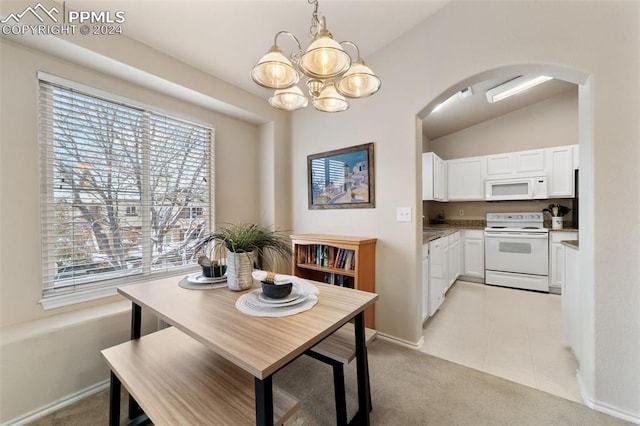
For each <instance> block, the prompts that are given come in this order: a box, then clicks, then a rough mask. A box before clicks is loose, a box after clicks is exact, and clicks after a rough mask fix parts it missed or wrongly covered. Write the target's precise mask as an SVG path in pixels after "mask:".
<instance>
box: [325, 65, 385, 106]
mask: <svg viewBox="0 0 640 426" xmlns="http://www.w3.org/2000/svg"><path fill="white" fill-rule="evenodd" d="M380 85H381V82H380V79H379V78H378V77H377V76H376V75H375V74H374V73H373V71H371V68H369V67H367V66H366V65H365V64H364V63H363V62H354V63H353V65H352V66H351V68H349V71H347V72H346V73H345V74H344V75H343V76H342V78H341V79H340V81H338V84H337V85H336V89H337V90H338V92H339V93H340V94H341V95H343V96H346V97H347V98H366V97H367V96H371V95H373V94H374V93H376V92H377V91H378V90H380Z"/></svg>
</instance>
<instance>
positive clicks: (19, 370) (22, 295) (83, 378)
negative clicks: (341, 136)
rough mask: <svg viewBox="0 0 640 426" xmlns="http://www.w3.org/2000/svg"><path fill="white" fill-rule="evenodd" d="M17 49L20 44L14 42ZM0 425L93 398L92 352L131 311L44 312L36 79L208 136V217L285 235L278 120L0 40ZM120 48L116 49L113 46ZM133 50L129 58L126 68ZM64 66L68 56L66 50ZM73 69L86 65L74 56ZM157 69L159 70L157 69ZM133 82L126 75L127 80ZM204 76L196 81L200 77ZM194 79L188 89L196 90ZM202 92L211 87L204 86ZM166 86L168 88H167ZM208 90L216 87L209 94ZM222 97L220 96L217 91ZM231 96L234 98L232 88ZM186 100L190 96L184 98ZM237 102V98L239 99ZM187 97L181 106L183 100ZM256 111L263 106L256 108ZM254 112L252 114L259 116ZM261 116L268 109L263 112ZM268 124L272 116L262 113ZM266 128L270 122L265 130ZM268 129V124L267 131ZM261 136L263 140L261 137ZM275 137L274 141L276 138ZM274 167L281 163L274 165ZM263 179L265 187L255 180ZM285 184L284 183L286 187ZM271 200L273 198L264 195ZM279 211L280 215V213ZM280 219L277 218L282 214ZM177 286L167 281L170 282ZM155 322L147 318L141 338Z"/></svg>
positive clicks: (125, 326) (119, 335) (115, 301)
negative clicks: (211, 212) (194, 127)
mask: <svg viewBox="0 0 640 426" xmlns="http://www.w3.org/2000/svg"><path fill="white" fill-rule="evenodd" d="M16 41H21V40H16ZM0 43H1V46H0V47H1V59H0V63H1V79H2V80H1V81H0V87H1V90H2V94H1V99H0V107H1V111H2V115H1V122H0V128H1V129H0V142H1V147H0V189H1V191H0V204H1V206H2V210H1V215H0V233H1V238H0V250H1V253H2V257H1V259H0V263H1V265H0V266H1V267H0V294H1V297H0V321H1V323H0V324H1V327H2V328H1V342H0V354H1V356H0V383H2V385H0V392H2V394H1V395H0V423H5V422H6V421H9V420H11V419H16V418H20V417H21V416H25V415H27V414H28V413H30V412H33V411H34V410H41V409H43V407H47V406H49V405H50V404H55V403H56V402H57V401H59V400H64V399H65V398H68V397H69V396H72V395H74V394H77V393H78V392H82V391H84V390H86V389H93V388H92V387H93V386H95V385H96V384H97V383H101V382H103V381H104V380H106V379H107V378H108V369H107V367H106V365H105V363H104V361H103V360H102V358H101V356H100V353H99V351H100V350H101V349H104V348H106V347H109V346H112V345H114V344H116V343H119V342H122V341H124V340H126V339H128V337H129V324H130V304H129V303H128V302H126V301H123V298H121V297H120V296H114V297H109V298H104V299H100V300H97V301H93V302H86V303H80V304H76V305H71V306H67V307H63V308H57V309H51V310H47V311H45V310H43V308H42V306H41V305H40V304H39V303H38V301H39V300H40V298H41V294H42V292H41V277H40V269H39V262H38V259H39V257H40V255H39V254H40V229H39V226H38V223H39V222H40V218H39V194H40V190H39V168H38V167H39V158H38V114H37V99H38V95H37V88H38V85H37V78H36V73H37V71H45V72H47V73H50V74H54V75H57V76H60V77H63V78H66V79H69V80H72V81H76V82H79V83H82V84H86V85H88V86H91V87H95V88H98V89H101V90H105V91H107V92H110V93H113V94H116V95H119V96H123V97H126V98H129V99H132V100H135V101H138V102H142V103H145V104H147V105H153V106H155V107H156V108H160V109H162V110H164V111H166V112H170V113H175V114H176V115H178V116H181V117H185V118H190V119H194V120H197V121H199V122H204V123H210V124H211V125H212V126H213V127H214V128H215V164H216V169H215V188H216V193H215V201H216V204H215V207H216V210H215V215H216V220H217V222H218V223H222V222H262V221H263V220H264V219H265V218H266V220H268V222H264V223H268V224H271V223H275V222H278V223H283V224H284V225H285V226H289V225H288V220H289V214H288V211H289V209H288V207H286V206H288V189H287V188H288V184H285V185H283V182H282V179H283V177H285V176H286V173H283V172H282V171H280V170H275V167H274V161H273V157H274V156H282V155H284V156H285V158H286V155H287V154H286V153H285V154H282V152H283V151H285V152H287V151H288V150H287V149H285V148H286V145H288V138H287V137H286V136H283V134H285V135H286V133H285V132H284V131H283V126H286V125H287V122H286V121H284V124H282V123H280V122H279V120H278V119H275V118H276V117H278V114H275V115H271V116H270V117H269V116H268V115H267V116H266V117H265V118H264V119H263V121H264V122H265V124H263V125H259V124H255V123H250V122H247V121H244V120H241V119H238V118H234V117H232V116H229V115H225V114H222V113H220V112H217V111H215V110H214V109H213V108H206V107H205V106H203V105H201V104H202V103H203V102H199V104H196V103H191V102H188V101H185V100H182V99H178V97H176V96H170V95H168V94H166V93H161V92H162V90H161V89H160V90H153V89H151V88H149V87H144V85H141V84H136V83H133V82H131V81H127V78H126V76H119V77H114V76H113V75H110V74H106V73H101V72H98V71H96V70H94V69H91V68H90V67H89V66H83V65H79V64H76V63H73V62H69V61H67V60H64V59H61V58H60V56H59V55H51V54H49V53H44V52H42V51H39V50H35V49H33V48H28V47H25V46H24V45H21V44H17V43H14V42H13V41H7V40H5V39H1V40H0ZM120 47H121V46H120ZM136 47H139V46H133V47H130V48H129V50H128V51H127V52H128V54H129V55H131V57H132V58H136V57H139V55H136V49H135V48H136ZM68 48H69V50H68V51H67V52H66V53H65V54H64V55H63V56H73V54H71V53H70V52H73V46H71V45H69V46H68ZM77 59H78V62H83V61H85V60H86V59H87V57H86V56H78V58H77ZM162 64H164V65H166V67H164V68H163V67H162ZM152 65H153V66H154V67H159V68H163V69H164V70H165V72H166V69H170V68H173V69H174V70H175V71H176V78H175V79H174V81H175V80H179V79H180V78H181V77H182V76H184V75H185V74H188V72H191V70H189V69H187V70H186V71H184V72H180V70H183V69H184V68H186V67H184V65H176V63H174V61H173V60H171V59H169V58H168V57H164V58H162V57H155V58H154V63H153V64H152ZM129 75H130V76H131V77H133V75H134V73H133V70H132V71H131V72H130V73H129ZM203 76H204V75H203ZM203 76H201V78H199V79H198V80H197V82H196V84H202V83H203V81H202V78H204V77H203ZM208 79H209V82H210V83H213V82H214V81H213V80H212V79H211V78H208ZM166 86H169V83H167V84H166ZM212 86H214V85H213V84H212ZM217 88H218V90H220V86H219V85H218V86H217ZM229 91H230V92H234V91H239V90H238V89H234V88H233V87H230V89H229ZM184 92H188V90H184ZM242 96H245V97H246V96H248V95H246V94H244V95H242V94H241V96H238V98H240V99H242ZM188 97H189V96H188V95H187V96H184V98H188ZM254 102H255V104H256V105H262V104H263V100H262V99H258V98H255V100H254ZM260 108H261V107H258V108H257V110H258V111H260ZM265 109H266V108H265ZM269 114H273V113H271V112H269ZM269 120H270V121H269ZM268 123H271V125H269V124H268ZM263 126H267V127H268V128H269V130H267V131H264V130H263ZM278 135H280V136H278ZM265 138H270V139H271V140H272V141H274V142H273V143H271V144H270V145H269V152H270V155H271V160H270V162H269V163H268V164H263V162H262V153H261V149H262V148H261V143H262V140H263V139H265ZM280 161H282V160H280ZM263 177H264V179H263ZM287 182H288V181H287ZM269 187H278V188H280V191H279V197H280V200H279V205H278V206H277V209H276V205H275V202H276V201H275V200H274V198H273V197H272V198H270V199H265V200H262V199H261V196H260V194H261V192H262V189H263V188H264V189H265V190H268V188H269ZM272 192H273V191H272ZM283 205H284V206H285V208H284V209H283V208H282V206H283ZM283 211H284V213H283ZM174 279H175V278H174ZM154 321H155V319H154V318H153V317H152V316H150V315H146V316H145V327H146V329H147V330H149V329H152V328H153V327H154V326H155V322H154Z"/></svg>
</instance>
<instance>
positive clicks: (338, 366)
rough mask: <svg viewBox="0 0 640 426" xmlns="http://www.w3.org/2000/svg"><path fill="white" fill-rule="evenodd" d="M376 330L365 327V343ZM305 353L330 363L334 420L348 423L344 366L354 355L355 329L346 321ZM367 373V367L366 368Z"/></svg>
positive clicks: (339, 422) (372, 336)
mask: <svg viewBox="0 0 640 426" xmlns="http://www.w3.org/2000/svg"><path fill="white" fill-rule="evenodd" d="M377 334H378V332H377V331H376V330H373V329H370V328H365V329H364V338H365V344H367V345H368V344H369V342H371V341H372V340H373V339H374V338H375V337H376V335H377ZM307 355H309V356H311V357H313V358H315V359H317V360H319V361H322V362H325V363H327V364H330V365H331V366H332V367H333V388H334V395H335V402H336V422H337V424H338V425H346V424H349V421H348V419H347V401H346V393H345V386H344V366H345V365H347V364H349V363H350V362H351V361H353V359H354V358H355V357H356V346H355V329H354V326H353V324H352V323H347V324H345V325H344V326H342V327H341V328H339V329H338V330H336V331H335V332H334V333H333V334H331V335H330V336H329V337H327V338H325V339H324V340H323V341H322V342H320V343H318V344H317V345H315V346H314V347H313V348H311V349H309V351H307ZM367 374H368V368H367ZM367 398H369V406H370V407H371V390H369V395H367Z"/></svg>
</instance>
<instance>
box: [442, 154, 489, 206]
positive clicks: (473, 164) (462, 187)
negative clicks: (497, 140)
mask: <svg viewBox="0 0 640 426" xmlns="http://www.w3.org/2000/svg"><path fill="white" fill-rule="evenodd" d="M486 169H487V159H486V157H470V158H459V159H457V160H448V161H447V200H448V201H474V200H482V199H483V198H484V179H485V176H486V174H487V171H486Z"/></svg>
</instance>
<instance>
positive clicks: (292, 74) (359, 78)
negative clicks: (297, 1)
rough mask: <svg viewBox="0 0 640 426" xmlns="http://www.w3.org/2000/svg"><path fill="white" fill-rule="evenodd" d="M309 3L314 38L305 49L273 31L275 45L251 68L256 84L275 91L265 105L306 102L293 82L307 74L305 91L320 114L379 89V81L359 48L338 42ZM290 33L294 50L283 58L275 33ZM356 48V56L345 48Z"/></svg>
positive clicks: (290, 105) (342, 108)
mask: <svg viewBox="0 0 640 426" xmlns="http://www.w3.org/2000/svg"><path fill="white" fill-rule="evenodd" d="M307 1H308V2H309V4H312V5H313V15H312V17H311V27H310V28H309V36H310V37H312V38H313V40H312V42H311V44H310V45H309V47H308V48H307V50H306V51H305V52H304V53H303V51H302V46H301V45H300V42H299V41H298V39H297V38H296V36H294V35H293V34H291V33H290V32H288V31H280V32H278V33H277V34H276V36H275V38H274V41H273V46H271V49H269V51H268V52H267V54H266V55H264V56H263V57H262V58H261V59H260V61H258V64H257V65H256V66H255V67H253V69H252V70H251V79H252V80H253V81H254V82H255V83H256V84H258V85H260V86H262V87H266V88H269V89H275V90H276V92H275V93H274V95H273V96H272V97H271V98H269V104H270V105H271V106H273V107H275V108H280V109H284V110H288V111H293V110H296V109H298V108H304V107H305V106H307V104H308V100H307V98H306V97H305V96H304V94H303V93H302V91H301V90H300V88H298V87H297V86H296V84H298V82H299V81H300V78H301V76H302V75H305V76H306V77H308V80H307V89H308V92H309V94H310V95H311V97H312V99H313V106H314V107H315V108H316V109H317V110H319V111H323V112H341V111H345V110H347V108H349V103H348V102H347V100H346V99H345V97H347V98H352V99H358V98H366V97H367V96H371V95H373V94H374V93H376V92H377V91H378V90H380V85H381V81H380V79H379V78H378V77H377V76H376V75H375V74H374V73H373V71H371V68H369V67H367V66H366V65H365V64H364V61H363V60H362V58H360V50H359V49H358V46H356V44H355V43H353V42H351V41H341V42H340V43H338V42H336V41H335V40H334V39H333V35H332V34H331V33H330V32H329V31H328V30H327V24H326V20H325V18H324V17H321V18H318V1H317V0H307ZM280 35H287V36H289V37H291V38H292V39H293V40H294V41H295V43H296V45H297V47H298V51H296V52H294V53H292V54H291V55H290V56H289V58H287V57H286V56H285V55H284V53H283V52H282V50H281V49H280V48H279V47H278V37H279V36H280ZM343 46H350V47H352V48H353V49H355V52H356V59H355V60H353V59H352V58H351V56H349V54H348V53H347V52H346V51H345V50H344V49H343Z"/></svg>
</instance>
